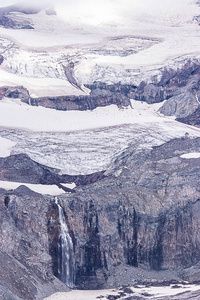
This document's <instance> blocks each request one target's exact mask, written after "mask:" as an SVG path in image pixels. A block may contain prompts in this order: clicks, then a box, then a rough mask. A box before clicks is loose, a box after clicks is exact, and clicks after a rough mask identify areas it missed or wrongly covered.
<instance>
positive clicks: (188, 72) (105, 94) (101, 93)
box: [0, 60, 200, 126]
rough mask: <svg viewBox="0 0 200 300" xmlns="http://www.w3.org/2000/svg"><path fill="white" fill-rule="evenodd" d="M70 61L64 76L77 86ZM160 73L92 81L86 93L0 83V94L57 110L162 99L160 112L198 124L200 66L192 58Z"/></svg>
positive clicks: (150, 102) (84, 108) (151, 101)
mask: <svg viewBox="0 0 200 300" xmlns="http://www.w3.org/2000/svg"><path fill="white" fill-rule="evenodd" d="M73 68H74V65H73V63H72V62H71V64H69V66H68V67H64V66H63V69H64V73H65V76H66V79H67V80H68V81H69V82H70V83H71V84H72V85H73V86H75V87H77V88H78V89H80V90H81V91H83V90H82V88H81V86H80V85H79V84H78V83H77V80H76V79H75V77H74V70H73ZM160 73H161V74H160V77H159V76H157V77H152V78H150V79H149V82H145V81H141V82H140V83H139V84H138V85H134V84H132V85H130V84H122V83H120V82H118V83H116V84H110V85H108V84H106V83H103V82H93V83H92V84H86V85H85V86H86V87H87V88H89V89H90V90H91V92H90V95H85V96H84V95H82V96H75V95H74V96H73V95H72V96H65V95H63V96H59V97H39V98H31V97H30V95H29V92H28V90H27V89H25V88H23V87H22V86H19V87H18V86H17V87H7V86H5V87H2V88H1V89H0V97H1V98H3V97H8V98H20V99H21V100H22V101H23V102H25V103H27V104H29V105H33V106H44V107H48V108H53V109H57V110H64V111H65V110H80V111H82V110H93V109H95V108H97V107H102V106H107V105H111V104H116V105H117V106H118V107H127V106H129V105H131V102H130V99H135V100H138V101H145V102H147V103H148V104H153V103H159V102H163V101H164V100H166V101H165V102H164V104H163V106H162V107H161V108H160V112H161V113H162V114H164V115H166V116H175V117H176V118H177V120H179V121H181V122H184V123H186V124H192V125H197V126H198V119H199V118H198V114H199V112H198V111H199V106H200V100H199V99H200V92H199V89H200V80H199V74H200V67H199V62H198V61H195V60H188V61H185V62H184V64H183V65H182V66H181V68H178V69H170V68H166V67H165V68H163V69H162V70H161V71H160Z"/></svg>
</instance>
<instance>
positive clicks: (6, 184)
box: [0, 181, 75, 196]
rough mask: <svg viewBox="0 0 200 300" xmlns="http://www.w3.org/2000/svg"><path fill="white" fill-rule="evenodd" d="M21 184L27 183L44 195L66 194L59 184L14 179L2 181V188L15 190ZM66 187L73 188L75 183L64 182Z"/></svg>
mask: <svg viewBox="0 0 200 300" xmlns="http://www.w3.org/2000/svg"><path fill="white" fill-rule="evenodd" d="M20 185H25V186H26V187H28V188H29V189H30V190H32V191H34V192H36V193H40V194H43V195H52V196H57V195H60V194H64V193H65V191H64V190H62V189H60V188H59V187H58V186H57V185H54V184H53V185H42V184H32V183H22V182H12V181H0V188H3V189H5V190H14V189H16V188H18V187H19V186H20ZM62 185H64V186H65V187H68V188H71V189H73V188H74V187H75V184H63V183H62Z"/></svg>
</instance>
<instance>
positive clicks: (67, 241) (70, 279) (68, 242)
mask: <svg viewBox="0 0 200 300" xmlns="http://www.w3.org/2000/svg"><path fill="white" fill-rule="evenodd" d="M55 203H56V205H57V207H58V213H59V222H60V236H59V241H58V277H59V279H60V280H61V281H62V282H64V283H65V284H66V285H68V286H69V287H73V286H74V279H75V274H74V270H75V259H74V249H73V242H72V239H71V237H70V235H69V230H68V227H67V224H66V222H65V216H64V211H63V209H62V207H61V206H60V204H59V203H58V199H57V197H56V198H55Z"/></svg>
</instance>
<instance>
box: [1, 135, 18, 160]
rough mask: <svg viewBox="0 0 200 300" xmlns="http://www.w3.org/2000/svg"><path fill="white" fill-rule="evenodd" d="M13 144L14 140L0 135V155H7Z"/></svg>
mask: <svg viewBox="0 0 200 300" xmlns="http://www.w3.org/2000/svg"><path fill="white" fill-rule="evenodd" d="M15 145H16V143H15V142H12V141H10V140H8V139H5V138H2V137H0V157H6V156H9V155H10V153H11V151H12V148H13V147H14V146H15Z"/></svg>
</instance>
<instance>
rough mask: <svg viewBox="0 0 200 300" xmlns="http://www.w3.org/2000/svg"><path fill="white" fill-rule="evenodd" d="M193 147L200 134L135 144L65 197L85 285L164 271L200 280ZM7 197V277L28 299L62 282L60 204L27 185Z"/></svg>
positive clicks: (197, 172) (79, 281)
mask: <svg viewBox="0 0 200 300" xmlns="http://www.w3.org/2000/svg"><path fill="white" fill-rule="evenodd" d="M190 152H200V139H199V138H189V137H186V138H182V139H175V140H171V141H170V142H168V143H165V144H163V145H161V146H158V147H153V148H152V149H143V150H139V149H137V147H134V145H130V146H129V147H128V148H127V149H126V150H124V152H123V153H121V154H119V155H118V156H117V157H116V159H115V161H113V162H112V163H111V164H110V167H109V168H108V169H107V171H106V173H105V175H106V177H104V178H102V179H101V180H99V181H97V182H94V183H90V184H88V185H85V186H82V187H78V188H76V193H73V194H71V193H66V194H63V195H60V196H59V197H58V200H57V201H58V202H59V204H60V205H61V206H62V208H63V210H64V214H65V221H66V224H67V227H68V229H69V234H70V236H71V239H72V241H73V247H74V255H75V273H76V287H77V288H84V289H85V288H88V289H96V288H104V287H113V286H116V285H121V284H131V280H137V281H139V282H142V281H149V282H151V281H152V280H153V279H154V278H155V277H154V276H157V278H158V279H159V278H163V275H162V274H163V273H164V274H165V278H166V276H167V278H168V279H169V280H170V279H174V277H176V278H178V279H181V278H182V279H186V278H187V280H189V281H190V280H191V281H195V280H197V279H198V278H197V277H198V275H199V274H198V272H195V271H192V269H191V266H195V264H197V263H199V261H200V240H199V230H200V223H199V212H200V190H199V176H200V163H199V158H196V159H194V158H191V159H185V158H182V157H181V155H182V154H184V153H190ZM11 158H12V157H11ZM12 159H13V158H12ZM4 163H5V162H4ZM33 177H34V176H33ZM0 201H1V206H0V213H1V218H0V220H1V224H0V226H1V230H0V234H1V236H0V240H1V243H0V251H1V252H0V253H2V255H1V254H0V259H1V257H2V263H1V265H3V266H4V268H3V269H2V268H1V270H0V278H1V280H0V281H1V284H2V285H3V286H5V287H6V288H7V289H8V290H9V291H10V292H11V293H13V294H14V295H17V296H18V297H20V298H22V299H41V298H40V297H41V290H42V289H41V286H43V290H44V292H43V295H44V294H45V295H47V294H48V293H50V292H54V291H56V289H57V288H58V286H59V281H57V280H56V278H55V276H57V277H59V274H58V260H59V259H60V258H59V257H58V237H59V234H60V230H61V227H60V226H61V224H60V223H59V216H58V206H57V205H56V204H55V199H54V197H51V196H42V195H40V194H36V193H34V192H31V191H30V190H29V189H27V188H25V187H19V188H18V189H17V190H15V191H8V192H6V191H4V190H1V194H0ZM5 270H6V271H5ZM16 270H18V271H16ZM15 271H16V272H15ZM20 272H23V278H22V276H21V275H20V274H21V273H20ZM141 272H143V274H144V275H143V276H144V277H140V276H139V275H138V274H139V273H141ZM155 274H156V275H155ZM166 274H167V275H166ZM195 274H196V275H195ZM13 282H14V283H15V284H13ZM60 284H61V283H60ZM49 285H51V290H48V287H49ZM44 287H45V288H44ZM61 287H62V289H63V285H62V284H61ZM59 288H60V286H59ZM16 299H17V298H16Z"/></svg>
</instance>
